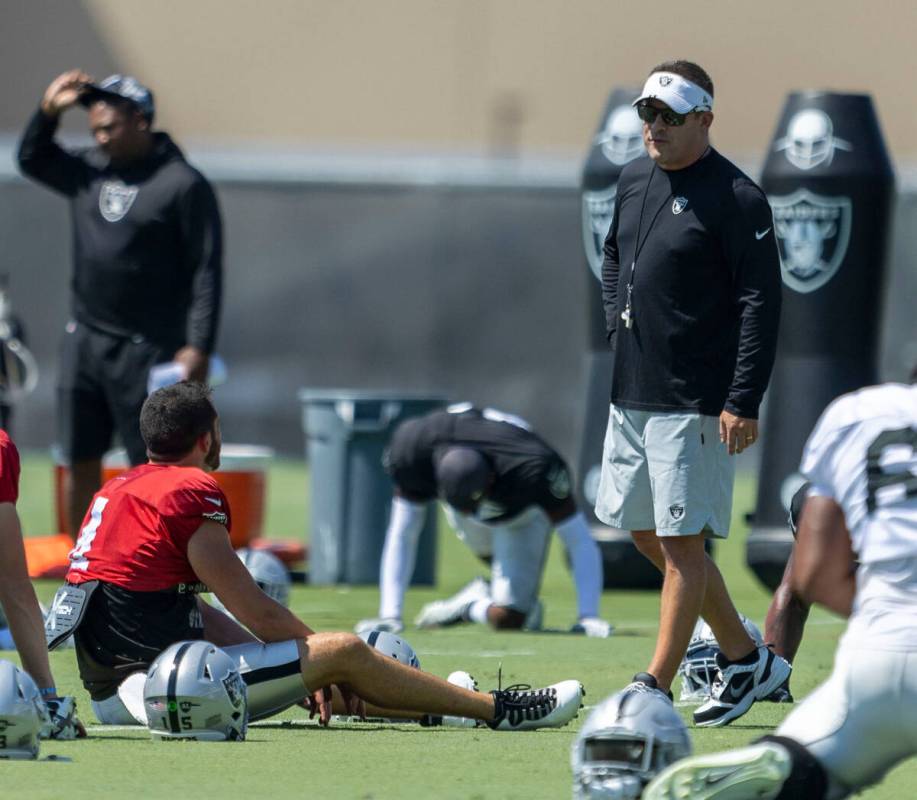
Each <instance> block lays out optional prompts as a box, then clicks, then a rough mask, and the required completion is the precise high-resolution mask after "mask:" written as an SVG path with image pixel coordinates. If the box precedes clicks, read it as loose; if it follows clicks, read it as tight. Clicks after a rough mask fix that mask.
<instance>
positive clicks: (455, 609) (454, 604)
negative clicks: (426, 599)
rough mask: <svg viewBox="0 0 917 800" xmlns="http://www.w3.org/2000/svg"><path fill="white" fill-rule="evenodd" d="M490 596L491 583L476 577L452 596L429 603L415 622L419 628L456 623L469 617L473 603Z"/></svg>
mask: <svg viewBox="0 0 917 800" xmlns="http://www.w3.org/2000/svg"><path fill="white" fill-rule="evenodd" d="M488 597H490V584H489V583H488V582H487V581H485V580H484V579H483V578H480V577H478V578H475V579H474V580H473V581H471V583H469V584H468V585H467V586H465V587H464V588H462V589H460V590H459V591H458V592H457V593H456V594H454V595H452V597H448V598H446V599H445V600H434V601H433V602H432V603H427V604H426V605H425V606H424V607H423V608H421V609H420V613H419V614H418V615H417V619H415V620H414V624H415V625H416V626H417V627H418V628H435V627H438V626H440V625H454V624H455V623H457V622H462V621H464V620H466V619H467V616H466V615H467V613H468V609H469V608H470V607H471V605H472V603H474V602H475V601H476V600H484V599H485V598H488Z"/></svg>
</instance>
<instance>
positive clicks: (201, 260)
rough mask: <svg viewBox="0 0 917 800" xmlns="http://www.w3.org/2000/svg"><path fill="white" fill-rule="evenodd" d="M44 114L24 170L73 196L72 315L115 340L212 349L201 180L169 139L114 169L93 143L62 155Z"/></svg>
mask: <svg viewBox="0 0 917 800" xmlns="http://www.w3.org/2000/svg"><path fill="white" fill-rule="evenodd" d="M58 123H59V119H58V118H57V117H48V116H46V115H45V114H43V113H42V112H41V111H40V110H39V111H38V112H36V114H35V115H34V116H33V117H32V119H31V120H30V121H29V124H28V126H27V127H26V129H25V133H24V134H23V137H22V141H21V142H20V144H19V166H20V168H21V169H22V171H23V172H24V173H25V174H26V175H28V176H29V177H31V178H33V179H34V180H36V181H38V182H39V183H43V184H45V185H46V186H48V187H50V188H51V189H54V190H55V191H58V192H60V193H61V194H63V195H65V196H67V197H68V198H70V209H71V217H72V226H73V266H74V269H73V279H72V282H71V290H72V305H73V314H74V316H75V318H76V319H77V320H78V321H80V322H82V323H84V324H86V325H88V326H90V327H94V328H97V329H100V330H104V331H107V332H109V333H113V334H115V335H119V336H137V335H140V336H143V337H144V338H146V339H147V340H149V341H151V342H155V343H157V344H160V345H162V346H164V347H171V348H175V349H178V348H179V347H182V346H184V345H186V344H188V345H192V346H194V347H197V348H200V349H201V350H203V351H205V352H207V353H210V352H212V351H213V347H214V342H215V340H216V335H217V325H218V322H219V315H220V301H221V292H222V257H223V244H222V225H221V222H220V212H219V208H218V207H217V201H216V197H215V195H214V193H213V189H212V188H211V187H210V184H209V183H208V182H207V180H206V179H205V178H204V177H203V175H201V174H200V173H199V172H198V171H197V170H195V169H194V168H193V167H191V166H190V165H189V164H188V162H187V161H185V159H184V156H183V155H182V153H181V151H180V150H179V149H178V147H176V145H175V144H174V143H173V142H172V140H171V139H170V138H169V136H168V135H167V134H165V133H156V134H154V138H153V150H152V152H151V153H150V155H149V156H148V157H146V158H145V159H143V160H142V161H139V162H134V163H131V164H129V165H125V166H115V165H113V164H111V163H110V162H109V159H108V157H107V156H106V155H105V154H104V153H103V152H102V151H101V150H100V149H99V148H97V147H93V148H90V149H87V150H83V151H78V152H72V153H71V152H68V151H66V150H64V149H63V148H62V147H60V145H58V144H57V142H56V141H55V140H54V134H55V131H56V130H57V126H58Z"/></svg>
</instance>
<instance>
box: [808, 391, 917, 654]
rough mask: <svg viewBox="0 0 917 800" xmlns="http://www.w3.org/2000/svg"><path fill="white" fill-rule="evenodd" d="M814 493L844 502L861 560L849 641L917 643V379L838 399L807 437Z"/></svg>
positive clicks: (904, 646)
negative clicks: (913, 382) (910, 383)
mask: <svg viewBox="0 0 917 800" xmlns="http://www.w3.org/2000/svg"><path fill="white" fill-rule="evenodd" d="M801 471H802V473H803V474H804V475H805V476H806V478H808V479H809V480H810V481H811V482H812V489H811V491H810V494H814V495H822V496H825V497H830V498H832V499H833V500H835V502H837V503H838V505H840V506H841V508H842V509H843V510H844V516H845V518H846V521H847V527H848V530H849V531H850V538H851V540H852V543H853V550H854V552H855V553H856V554H857V558H858V560H859V563H860V567H859V570H858V571H857V589H856V596H855V599H854V604H853V614H852V615H851V617H850V625H849V627H848V629H847V633H846V634H845V635H844V642H845V644H846V645H849V646H856V647H862V646H869V647H876V648H880V649H886V650H899V651H900V650H906V651H912V650H917V385H910V386H908V385H905V384H899V383H887V384H882V385H881V386H873V387H869V388H867V389H862V390H860V391H858V392H854V393H852V394H847V395H844V396H843V397H840V398H838V399H837V400H835V401H834V402H833V403H832V404H831V405H830V406H828V408H827V409H826V410H825V412H824V414H822V417H821V419H820V420H819V421H818V424H817V425H816V426H815V430H814V431H813V432H812V434H811V436H810V437H809V441H808V442H807V443H806V447H805V451H804V453H803V458H802V466H801Z"/></svg>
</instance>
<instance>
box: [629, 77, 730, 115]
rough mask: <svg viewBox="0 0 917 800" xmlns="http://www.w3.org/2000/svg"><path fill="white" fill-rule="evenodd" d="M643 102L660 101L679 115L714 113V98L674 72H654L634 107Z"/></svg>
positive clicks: (635, 101)
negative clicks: (692, 112) (702, 112)
mask: <svg viewBox="0 0 917 800" xmlns="http://www.w3.org/2000/svg"><path fill="white" fill-rule="evenodd" d="M643 100H660V101H662V102H663V103H665V104H666V105H667V106H668V107H669V108H671V109H672V111H675V112H677V113H679V114H687V113H688V112H689V111H701V110H703V111H713V96H712V95H711V94H709V93H708V92H705V91H704V90H703V89H701V88H700V86H698V85H697V84H696V83H691V81H689V80H687V79H685V78H682V77H681V75H676V74H675V73H674V72H654V73H653V74H652V75H650V76H649V77H648V78H647V79H646V83H645V84H643V91H642V92H641V93H640V96H639V97H638V98H637V99H636V100H634V102H633V105H637V103H640V102H642V101H643Z"/></svg>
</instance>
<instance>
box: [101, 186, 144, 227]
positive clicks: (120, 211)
mask: <svg viewBox="0 0 917 800" xmlns="http://www.w3.org/2000/svg"><path fill="white" fill-rule="evenodd" d="M138 191H139V188H138V187H137V186H127V185H126V184H124V183H122V182H121V181H105V183H103V184H102V189H101V191H100V192H99V211H100V212H101V214H102V217H103V218H104V219H105V220H106V221H108V222H118V221H120V220H122V219H124V215H125V214H127V212H128V211H130V210H131V206H132V205H133V204H134V200H136V199H137V192H138Z"/></svg>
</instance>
